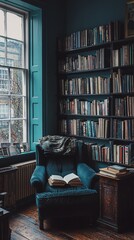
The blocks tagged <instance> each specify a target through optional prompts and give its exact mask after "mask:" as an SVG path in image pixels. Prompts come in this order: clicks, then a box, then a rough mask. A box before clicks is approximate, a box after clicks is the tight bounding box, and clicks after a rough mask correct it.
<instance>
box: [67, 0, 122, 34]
mask: <svg viewBox="0 0 134 240" xmlns="http://www.w3.org/2000/svg"><path fill="white" fill-rule="evenodd" d="M124 18H125V0H116V1H114V0H101V1H100V0H73V1H72V0H68V1H66V31H67V33H71V32H73V31H77V30H80V29H84V28H90V27H95V26H98V25H101V24H107V23H109V22H110V21H111V20H122V21H124Z"/></svg>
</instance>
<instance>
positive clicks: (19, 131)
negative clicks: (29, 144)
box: [11, 120, 23, 143]
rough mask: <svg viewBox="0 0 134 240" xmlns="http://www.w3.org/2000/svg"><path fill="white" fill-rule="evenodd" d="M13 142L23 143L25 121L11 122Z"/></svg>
mask: <svg viewBox="0 0 134 240" xmlns="http://www.w3.org/2000/svg"><path fill="white" fill-rule="evenodd" d="M11 142H19V143H21V142H23V120H16V121H11Z"/></svg>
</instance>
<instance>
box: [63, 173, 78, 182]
mask: <svg viewBox="0 0 134 240" xmlns="http://www.w3.org/2000/svg"><path fill="white" fill-rule="evenodd" d="M63 179H64V180H65V182H66V183H69V182H70V181H71V180H73V179H79V177H78V176H77V175H76V174H74V173H69V174H67V175H66V176H65V177H64V178H63Z"/></svg>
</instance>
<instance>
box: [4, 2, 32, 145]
mask: <svg viewBox="0 0 134 240" xmlns="http://www.w3.org/2000/svg"><path fill="white" fill-rule="evenodd" d="M0 8H1V9H3V10H5V11H9V12H11V13H14V14H17V15H21V16H22V15H23V26H24V29H23V33H24V34H23V39H22V41H23V43H24V45H23V46H24V65H23V67H21V68H20V67H13V66H11V65H10V66H7V65H0V67H1V68H6V69H8V74H9V80H10V71H11V70H12V69H18V70H22V71H23V73H24V85H25V92H24V96H23V101H24V105H25V107H24V108H23V118H21V120H24V121H23V128H25V130H26V131H25V132H23V142H29V135H28V133H29V129H28V122H29V115H28V112H29V111H28V110H29V109H28V99H29V77H28V76H29V74H28V72H29V44H28V43H29V41H28V40H29V34H28V33H29V29H28V19H29V15H28V12H26V11H23V10H20V9H18V8H15V7H12V6H10V7H9V5H6V4H1V3H0ZM5 24H6V23H5ZM5 26H6V25H5ZM5 28H6V27H5ZM0 37H3V36H0ZM4 38H5V39H6V40H7V39H12V38H8V37H7V36H5V37H4ZM13 40H14V39H13ZM6 50H7V49H6ZM9 60H10V59H9ZM5 95H6V94H4V93H3V94H0V96H1V97H4V96H5ZM11 96H14V95H13V94H10V92H9V94H8V97H11ZM15 96H18V97H21V96H22V95H19V94H18V95H17V94H15ZM0 120H1V119H0ZM2 120H5V121H6V120H8V121H9V123H10V125H11V121H12V120H13V118H12V116H11V113H10V117H9V119H2ZM14 120H20V118H18V119H17V118H15V119H14ZM9 132H10V133H9V142H11V131H10V127H9Z"/></svg>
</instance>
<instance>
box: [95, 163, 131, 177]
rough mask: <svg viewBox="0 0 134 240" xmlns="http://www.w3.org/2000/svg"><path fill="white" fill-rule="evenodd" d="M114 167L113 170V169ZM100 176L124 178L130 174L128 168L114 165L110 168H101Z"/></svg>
mask: <svg viewBox="0 0 134 240" xmlns="http://www.w3.org/2000/svg"><path fill="white" fill-rule="evenodd" d="M112 167H113V168H112ZM99 173H100V174H103V175H107V176H111V177H114V178H116V177H122V176H125V175H126V174H128V173H129V171H128V170H127V168H126V167H123V166H118V165H113V166H110V167H105V168H100V172H99Z"/></svg>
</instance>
